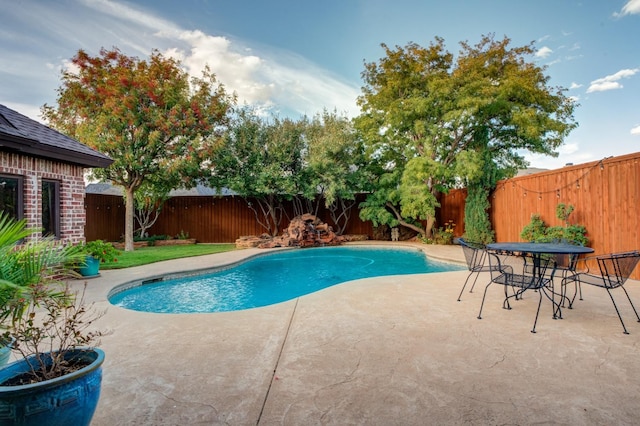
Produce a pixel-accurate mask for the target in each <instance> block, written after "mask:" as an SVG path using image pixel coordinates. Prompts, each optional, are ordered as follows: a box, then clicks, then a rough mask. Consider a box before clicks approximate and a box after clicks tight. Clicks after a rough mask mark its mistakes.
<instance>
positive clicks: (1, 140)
mask: <svg viewBox="0 0 640 426" xmlns="http://www.w3.org/2000/svg"><path fill="white" fill-rule="evenodd" d="M0 150H2V151H10V152H18V153H21V154H25V155H30V156H33V157H42V158H47V159H50V160H57V161H61V162H64V163H71V164H76V165H79V166H83V167H108V166H109V165H111V163H113V160H112V159H111V158H109V157H108V156H106V155H104V154H102V153H100V152H98V151H96V150H94V149H92V148H89V147H88V146H86V145H84V144H82V143H80V142H78V141H77V140H75V139H73V138H70V137H68V136H65V135H63V134H62V133H60V132H58V131H56V130H53V129H52V128H50V127H47V126H45V125H44V124H41V123H38V122H37V121H35V120H32V119H30V118H29V117H27V116H24V115H22V114H20V113H19V112H17V111H14V110H12V109H10V108H7V107H6V106H4V105H2V104H0Z"/></svg>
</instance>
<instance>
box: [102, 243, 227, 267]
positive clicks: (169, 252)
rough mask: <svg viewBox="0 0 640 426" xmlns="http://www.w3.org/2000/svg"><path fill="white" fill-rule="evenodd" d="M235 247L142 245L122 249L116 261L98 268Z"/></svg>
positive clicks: (177, 257) (224, 245) (221, 245)
mask: <svg viewBox="0 0 640 426" xmlns="http://www.w3.org/2000/svg"><path fill="white" fill-rule="evenodd" d="M235 249H236V246H235V244H189V245H175V246H158V247H142V248H138V249H135V250H134V251H129V252H126V251H124V250H122V251H121V252H120V255H118V260H117V262H105V263H102V264H100V269H122V268H131V267H132V266H140V265H147V264H149V263H154V262H160V261H162V260H170V259H179V258H181V257H192V256H202V255H204V254H212V253H222V252H225V251H231V250H235Z"/></svg>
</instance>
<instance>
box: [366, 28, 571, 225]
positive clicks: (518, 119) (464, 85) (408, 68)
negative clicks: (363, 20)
mask: <svg viewBox="0 0 640 426" xmlns="http://www.w3.org/2000/svg"><path fill="white" fill-rule="evenodd" d="M509 42H510V40H509V39H508V38H506V37H505V38H504V39H503V40H500V41H495V40H494V39H493V36H484V37H482V39H481V41H480V42H479V43H478V44H477V45H475V46H471V45H470V44H468V43H467V42H463V43H461V46H462V49H461V51H460V52H459V54H458V56H457V59H456V62H455V63H454V61H453V58H454V57H453V55H452V54H451V53H449V52H447V51H446V50H445V48H444V42H443V40H442V39H441V38H436V39H435V42H433V43H431V44H430V46H429V47H428V48H423V47H420V46H419V45H417V44H415V43H409V44H408V45H407V46H406V47H404V48H403V47H396V48H395V49H391V48H389V47H388V46H386V45H384V44H383V45H382V47H383V48H384V49H385V53H386V57H384V58H382V59H381V60H380V62H379V63H368V64H365V71H364V72H363V73H362V76H363V79H364V81H365V86H364V87H363V94H362V95H361V96H360V97H359V98H358V102H359V105H360V107H361V114H360V116H359V117H357V119H356V122H355V123H356V127H357V128H358V129H359V131H360V132H362V135H363V137H364V139H365V143H366V145H367V152H368V154H369V158H370V162H371V166H372V167H374V168H376V169H377V170H378V171H379V174H378V176H379V179H378V180H377V182H376V184H377V187H376V192H378V191H382V192H383V194H376V193H373V194H371V195H370V196H369V197H368V199H367V201H366V202H365V203H364V204H363V205H362V207H363V209H362V211H361V217H362V218H363V219H371V220H373V221H374V222H378V223H386V224H389V225H390V226H396V225H397V224H401V225H403V226H406V227H409V228H411V229H414V230H415V231H417V232H420V233H421V234H424V235H425V236H427V237H430V236H431V229H432V228H433V226H434V224H435V209H436V208H437V207H438V202H437V194H438V193H439V192H441V191H443V190H446V189H447V188H449V187H452V186H455V185H460V183H461V182H466V181H468V180H473V179H479V178H480V177H479V176H481V174H482V171H483V168H482V167H481V166H480V165H481V164H482V162H483V161H484V158H485V153H488V154H489V157H490V160H489V161H491V162H493V163H494V164H495V165H496V167H497V169H498V170H499V171H500V173H503V174H504V175H505V176H509V175H512V174H513V173H515V171H516V170H517V169H518V168H521V167H524V165H525V164H526V162H525V160H524V157H522V152H523V151H530V152H536V153H542V154H547V155H557V153H556V152H555V149H557V148H558V147H559V146H560V145H561V144H562V141H563V140H564V137H566V135H567V134H568V133H569V132H570V131H571V130H572V129H573V128H574V127H575V126H576V124H575V122H574V121H573V116H572V114H573V109H574V107H575V104H574V103H573V101H571V99H569V98H567V97H566V96H564V94H563V91H564V89H561V88H553V87H549V86H548V84H547V83H548V77H546V76H545V75H544V68H541V67H538V66H536V65H535V64H533V63H530V62H527V61H526V58H527V57H532V56H533V54H534V53H535V50H534V48H533V46H532V45H528V46H523V47H515V48H510V47H509ZM422 221H426V226H423V225H422Z"/></svg>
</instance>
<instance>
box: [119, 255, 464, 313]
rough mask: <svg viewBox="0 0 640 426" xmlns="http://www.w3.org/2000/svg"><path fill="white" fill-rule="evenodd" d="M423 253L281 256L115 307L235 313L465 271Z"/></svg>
mask: <svg viewBox="0 0 640 426" xmlns="http://www.w3.org/2000/svg"><path fill="white" fill-rule="evenodd" d="M461 269H463V268H461V267H460V266H457V265H452V264H447V263H441V262H435V261H432V260H429V259H428V258H427V257H426V256H425V255H424V253H423V252H422V251H420V250H417V249H398V248H393V249H391V248H372V247H322V248H313V249H300V250H288V251H280V252H277V253H274V254H269V255H264V256H259V257H256V258H253V259H250V260H248V261H246V262H244V263H242V264H240V265H238V266H236V267H233V268H229V269H225V270H222V271H218V272H214V273H208V274H204V275H197V276H187V277H182V278H176V279H168V280H163V281H159V282H154V283H149V284H143V285H139V286H135V287H132V288H129V289H127V290H124V291H121V292H116V293H115V294H113V295H112V296H110V297H109V301H110V302H111V303H112V304H114V305H116V306H121V307H124V308H127V309H132V310H136V311H145V312H162V313H194V312H224V311H235V310H242V309H249V308H256V307H260V306H267V305H271V304H274V303H279V302H284V301H286V300H291V299H294V298H296V297H299V296H303V295H305V294H309V293H313V292H315V291H318V290H321V289H323V288H326V287H330V286H332V285H335V284H339V283H342V282H345V281H350V280H355V279H359V278H368V277H375V276H383V275H402V274H419V273H426V272H445V271H456V270H461Z"/></svg>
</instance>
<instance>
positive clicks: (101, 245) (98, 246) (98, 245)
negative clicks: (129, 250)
mask: <svg viewBox="0 0 640 426" xmlns="http://www.w3.org/2000/svg"><path fill="white" fill-rule="evenodd" d="M80 247H81V248H82V250H83V251H84V252H85V253H86V254H87V255H89V256H93V257H95V258H96V259H99V260H100V262H101V263H104V262H116V261H117V256H118V255H120V251H118V250H117V249H116V248H115V247H114V246H113V244H111V243H107V242H105V241H102V240H95V241H89V242H87V243H84V244H81V245H80Z"/></svg>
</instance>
